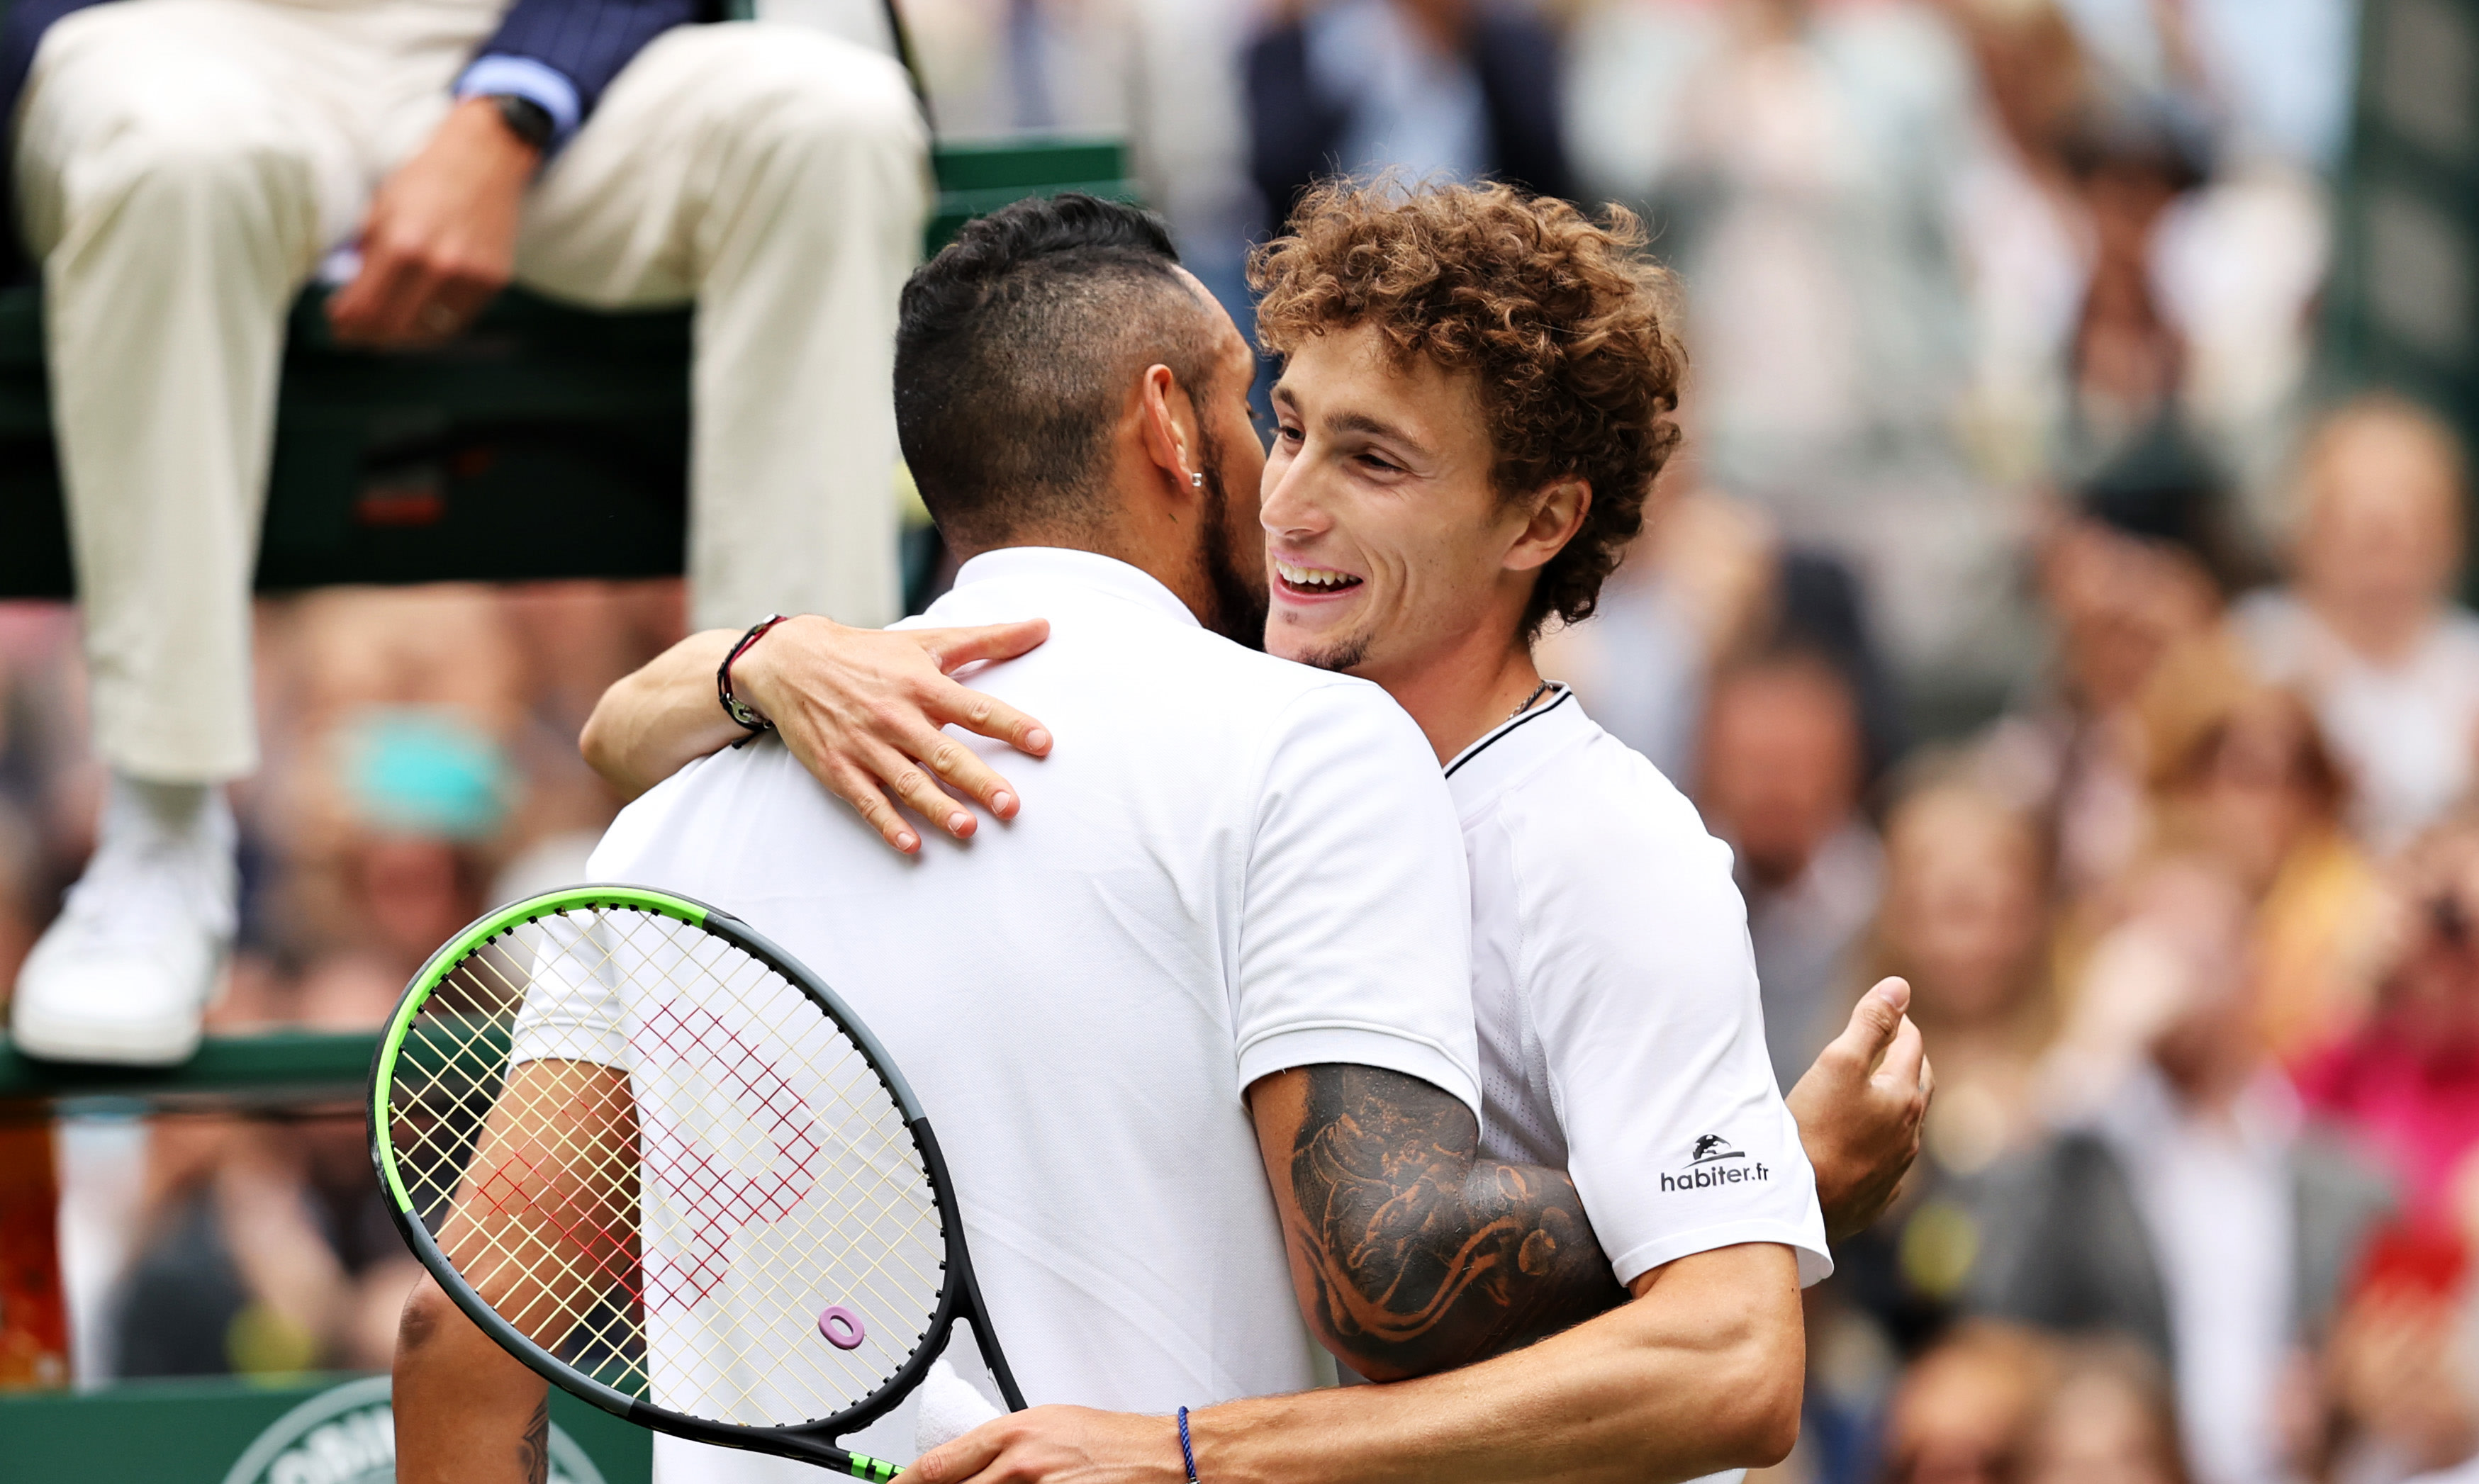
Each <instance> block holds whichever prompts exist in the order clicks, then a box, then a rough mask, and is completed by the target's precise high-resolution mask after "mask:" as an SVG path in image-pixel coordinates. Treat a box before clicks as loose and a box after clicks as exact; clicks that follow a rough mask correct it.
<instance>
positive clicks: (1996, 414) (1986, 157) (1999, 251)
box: [1949, 0, 2092, 486]
mask: <svg viewBox="0 0 2479 1484" xmlns="http://www.w3.org/2000/svg"><path fill="white" fill-rule="evenodd" d="M1949 9H1951V10H1952V11H1953V13H1954V14H1955V21H1956V23H1957V24H1958V25H1959V26H1960V28H1961V30H1962V33H1963V35H1964V37H1965V38H1966V39H1967V40H1968V42H1969V44H1970V47H1971V52H1972V57H1973V60H1974V62H1975V63H1977V64H1978V65H1977V70H1978V72H1979V75H1980V85H1981V87H1980V91H1981V102H1982V105H1983V107H1984V110H1985V112H1986V114H1987V123H1986V126H1985V127H1984V129H1983V130H1982V131H1981V147H1980V148H1978V149H1977V150H1975V151H1974V152H1973V153H1972V155H1971V156H1970V158H1969V159H1968V160H1967V162H1966V163H1964V165H1963V167H1962V169H1961V172H1960V174H1959V175H1958V176H1957V177H1956V179H1955V237H1956V240H1957V243H1958V245H1959V251H1960V254H1961V260H1962V267H1963V276H1964V282H1965V285H1966V288H1967V290H1968V292H1969V295H1970V301H1971V313H1972V320H1973V326H1974V331H1973V340H1974V342H1975V343H1974V347H1973V362H1974V368H1973V373H1972V390H1971V394H1970V401H1969V407H1968V413H1967V417H1968V422H1967V426H1968V428H1969V438H1970V442H1971V452H1972V454H1973V457H1974V461H1975V463H1976V464H1977V465H1979V466H1980V468H1981V470H1982V471H1983V472H1984V473H1985V474H1986V475H1987V476H1988V477H1990V478H1992V479H1994V480H1997V481H1999V482H2001V483H2002V484H2005V485H2007V486H2023V485H2028V484H2030V483H2031V482H2032V481H2034V480H2037V479H2040V478H2043V477H2046V476H2047V475H2048V474H2049V472H2050V471H2051V467H2052V461H2053V460H2054V459H2055V458H2056V456H2057V452H2058V449H2059V441H2060V439H2061V438H2062V436H2063V433H2064V428H2065V414H2066V391H2065V375H2066V347H2067V344H2068V342H2069V341H2070V340H2071V339H2072V338H2073V335H2074V331H2075V322H2076V318H2077V315H2078V314H2079V313H2080V311H2081V309H2082V303H2083V297H2084V290H2085V288H2086V286H2087V284H2088V283H2089V281H2090V277H2091V256H2092V244H2091V240H2090V239H2091V229H2090V224H2089V222H2088V220H2087V214H2086V211H2085V208H2084V205H2083V192H2082V189H2081V183H2080V182H2079V181H2078V180H2077V179H2076V176H2075V172H2074V170H2073V168H2072V165H2071V163H2070V158H2069V155H2070V151H2069V145H2070V142H2071V140H2072V138H2073V137H2074V131H2075V127H2076V125H2077V123H2078V122H2079V121H2080V119H2081V117H2082V115H2083V111H2084V109H2085V108H2086V107H2087V106H2088V104H2089V99H2090V81H2089V77H2088V69H2087V67H2086V65H2085V62H2084V58H2083V51H2082V48H2081V47H2080V46H2078V45H2077V43H2076V39H2075V32H2074V28H2073V26H2072V25H2071V24H2070V23H2069V22H2068V21H2067V20H2066V18H2065V16H2064V15H2063V14H2061V13H2059V12H2058V10H2057V6H2056V5H2054V4H2050V3H2044V0H1953V3H1952V4H1951V5H1950V7H1949Z"/></svg>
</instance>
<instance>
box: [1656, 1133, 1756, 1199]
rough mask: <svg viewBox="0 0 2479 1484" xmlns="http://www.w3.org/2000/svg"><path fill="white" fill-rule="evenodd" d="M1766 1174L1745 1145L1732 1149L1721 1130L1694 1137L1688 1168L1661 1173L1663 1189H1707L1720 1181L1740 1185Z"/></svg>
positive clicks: (1689, 1152)
mask: <svg viewBox="0 0 2479 1484" xmlns="http://www.w3.org/2000/svg"><path fill="white" fill-rule="evenodd" d="M1766 1177H1767V1175H1766V1170H1765V1167H1764V1166H1763V1165H1762V1164H1760V1163H1759V1162H1757V1161H1755V1160H1751V1159H1750V1158H1748V1152H1747V1151H1746V1150H1745V1149H1734V1148H1732V1147H1731V1146H1730V1141H1728V1140H1726V1139H1725V1138H1723V1137H1722V1136H1721V1135H1720V1134H1706V1135H1705V1136H1704V1137H1703V1138H1701V1139H1699V1140H1697V1141H1696V1147H1695V1148H1694V1149H1692V1150H1690V1151H1688V1155H1687V1168H1686V1169H1684V1170H1680V1171H1678V1173H1676V1174H1674V1175H1673V1174H1665V1175H1663V1176H1662V1177H1661V1188H1662V1189H1663V1190H1665V1191H1709V1190H1711V1189H1713V1188H1714V1187H1715V1186H1720V1185H1742V1184H1745V1183H1746V1182H1748V1181H1750V1180H1762V1179H1765V1178H1766Z"/></svg>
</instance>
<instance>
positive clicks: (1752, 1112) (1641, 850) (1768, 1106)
mask: <svg viewBox="0 0 2479 1484" xmlns="http://www.w3.org/2000/svg"><path fill="white" fill-rule="evenodd" d="M1609 745H1610V746H1611V747H1613V748H1615V746H1616V744H1615V743H1611V744H1609ZM1625 761H1626V763H1627V764H1628V765H1629V770H1628V775H1627V776H1626V777H1625V778H1624V779H1623V780H1617V779H1614V780H1612V782H1611V786H1609V787H1606V788H1601V789H1594V790H1587V791H1585V792H1588V793H1590V794H1591V795H1592V796H1590V797H1573V798H1561V799H1559V800H1556V801H1555V802H1554V804H1553V806H1552V807H1551V809H1550V810H1549V811H1548V812H1546V813H1529V812H1526V813H1522V814H1520V815H1517V816H1514V817H1508V816H1506V815H1504V814H1501V818H1500V824H1499V826H1498V827H1501V828H1507V829H1512V830H1516V831H1518V832H1519V835H1518V838H1517V839H1515V840H1514V841H1512V842H1511V845H1512V849H1511V851H1510V858H1511V859H1512V860H1513V861H1514V862H1515V863H1516V870H1517V873H1518V877H1519V880H1518V882H1517V884H1516V889H1517V891H1518V893H1519V894H1520V910H1521V913H1522V918H1523V920H1522V941H1523V944H1524V948H1523V956H1524V959H1525V960H1526V962H1525V963H1523V964H1522V965H1521V971H1522V973H1523V976H1524V979H1525V982H1526V984H1527V986H1528V993H1527V994H1526V1000H1527V1003H1528V1006H1529V1009H1530V1013H1531V1015H1532V1018H1533V1024H1534V1031H1535V1034H1537V1035H1538V1036H1539V1038H1540V1041H1541V1048H1542V1053H1543V1058H1544V1060H1545V1061H1546V1064H1547V1067H1548V1071H1549V1084H1550V1093H1551V1096H1552V1098H1553V1099H1554V1100H1555V1102H1556V1105H1557V1111H1558V1119H1559V1123H1560V1125H1561V1127H1562V1128H1563V1129H1564V1131H1565V1133H1566V1138H1567V1148H1568V1172H1569V1173H1570V1174H1571V1175H1572V1177H1573V1178H1574V1181H1575V1190H1576V1192H1577V1194H1579V1195H1582V1196H1583V1199H1584V1210H1585V1212H1586V1213H1587V1214H1588V1215H1590V1216H1591V1218H1592V1221H1593V1230H1594V1234H1595V1235H1596V1236H1597V1237H1598V1238H1599V1239H1600V1244H1601V1248H1602V1250H1603V1251H1605V1252H1607V1253H1608V1254H1609V1256H1610V1264H1611V1267H1612V1268H1613V1269H1614V1270H1616V1273H1617V1276H1618V1280H1619V1281H1620V1282H1621V1283H1631V1282H1633V1281H1634V1280H1635V1279H1636V1278H1637V1277H1639V1276H1641V1275H1642V1274H1644V1273H1646V1272H1648V1271H1650V1270H1653V1269H1655V1268H1658V1267H1660V1266H1661V1265H1663V1264H1664V1263H1669V1262H1674V1261H1675V1260H1677V1259H1678V1258H1681V1257H1687V1256H1690V1255H1692V1254H1694V1253H1698V1252H1706V1251H1711V1250H1713V1249H1715V1248H1718V1247H1725V1246H1735V1245H1740V1244H1742V1243H1751V1242H1777V1243H1780V1244H1782V1245H1786V1246H1788V1247H1791V1248H1792V1249H1793V1250H1794V1251H1796V1252H1797V1253H1798V1256H1799V1269H1800V1282H1801V1284H1802V1286H1804V1285H1806V1284H1810V1283H1814V1282H1816V1281H1817V1280H1819V1279H1821V1278H1823V1277H1825V1276H1826V1275H1827V1274H1828V1273H1830V1272H1831V1271H1832V1270H1833V1259H1832V1256H1831V1254H1830V1252H1829V1250H1828V1249H1827V1245H1826V1241H1825V1218H1824V1214H1823V1212H1822V1210H1821V1209H1820V1208H1819V1206H1818V1204H1817V1198H1816V1175H1815V1171H1814V1170H1811V1169H1810V1168H1809V1166H1808V1163H1807V1156H1806V1154H1805V1152H1804V1151H1803V1150H1802V1148H1801V1146H1800V1142H1799V1123H1798V1120H1797V1119H1793V1118H1792V1117H1791V1112H1790V1109H1789V1107H1788V1105H1786V1104H1785V1103H1784V1102H1783V1101H1782V1097H1781V1093H1780V1090H1779V1088H1778V1086H1777V1085H1776V1082H1775V1080H1774V1072H1773V1064H1772V1061H1771V1059H1770V1058H1769V1057H1768V1056H1767V1054H1766V1051H1765V1026H1764V1012H1763V1010H1762V1008H1761V1006H1760V1004H1759V1001H1758V999H1757V995H1756V968H1755V955H1754V951H1753V949H1752V948H1751V945H1750V943H1749V938H1748V914H1747V906H1746V904H1745V902H1743V901H1742V900H1741V898H1740V896H1739V891H1738V888H1737V886H1736V885H1735V884H1734V883H1733V882H1732V881H1731V879H1730V852H1729V848H1728V847H1727V846H1725V845H1724V844H1723V843H1721V842H1720V841H1717V840H1715V839H1713V838H1712V837H1711V836H1710V835H1708V834H1706V833H1705V831H1704V828H1703V825H1702V823H1701V822H1700V820H1699V819H1698V818H1697V816H1696V812H1695V810H1694V808H1693V807H1692V806H1691V805H1690V804H1689V803H1688V802H1687V800H1686V799H1685V798H1683V797H1682V796H1680V795H1679V793H1678V792H1677V791H1676V790H1674V789H1673V788H1671V786H1670V785H1669V784H1668V783H1667V782H1666V781H1664V780H1662V779H1661V778H1660V776H1659V775H1658V774H1657V773H1655V772H1654V771H1653V769H1652V768H1651V767H1650V765H1648V764H1646V763H1644V762H1643V760H1642V759H1640V758H1637V757H1635V756H1634V755H1633V754H1625ZM1597 776H1606V775H1601V774H1597Z"/></svg>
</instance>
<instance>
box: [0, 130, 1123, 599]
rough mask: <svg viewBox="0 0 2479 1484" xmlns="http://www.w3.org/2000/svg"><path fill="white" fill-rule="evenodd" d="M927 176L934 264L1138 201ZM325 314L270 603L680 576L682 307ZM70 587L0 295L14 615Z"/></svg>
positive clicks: (535, 304) (26, 363) (1109, 175)
mask: <svg viewBox="0 0 2479 1484" xmlns="http://www.w3.org/2000/svg"><path fill="white" fill-rule="evenodd" d="M933 164H934V166H935V169H936V174H937V182H938V206H937V214H936V216H935V217H934V218H933V221H932V222H931V224H930V226H929V229H928V234H927V242H926V244H925V245H926V247H927V248H928V250H930V251H933V252H934V251H936V250H937V248H939V247H940V246H942V245H944V244H945V242H946V241H947V240H948V239H950V238H952V237H953V236H954V235H955V233H956V230H957V228H958V227H960V226H961V225H962V224H963V223H964V221H965V220H966V219H968V218H970V217H972V216H976V215H979V214H983V213H985V212H989V211H992V210H995V209H996V208H998V207H1000V206H1004V205H1006V204H1007V203H1008V202H1009V201H1013V200H1017V199H1020V198H1022V197H1025V196H1031V195H1051V194H1055V193H1057V192H1059V191H1061V190H1084V191H1087V192H1090V193H1092V194H1094V195H1099V196H1105V197H1109V198H1112V199H1119V200H1133V199H1135V196H1136V188H1135V186H1134V185H1133V184H1132V183H1131V182H1130V181H1129V180H1128V179H1127V178H1126V175H1127V170H1126V152H1125V150H1124V149H1123V147H1122V146H1121V145H1120V144H1119V143H1118V142H1117V141H1116V140H1111V139H1035V140H1025V139H1011V140H1006V141H1000V142H989V143H947V144H940V145H938V146H937V147H936V148H935V149H934V151H933ZM324 298H325V291H324V290H323V289H316V288H314V289H310V290H309V291H308V292H306V293H304V294H303V295H302V296H301V298H300V300H299V302H297V303H295V304H294V308H293V323H292V328H291V334H290V336H289V338H288V340H287V343H286V348H285V360H284V381H283V388H282V390H281V393H280V395H279V399H278V407H277V415H276V438H275V454H274V461H273V465H272V468H271V471H270V474H269V477H268V503H267V516H266V524H265V528H264V537H263V540H262V541H261V545H260V552H259V563H258V578H257V580H258V586H259V588H260V589H261V591H280V590H286V589H296V588H307V587H315V586H319V585H323V584H329V583H405V582H437V581H448V580H461V581H513V580H524V579H537V578H560V577H651V576H661V575H669V574H676V573H677V572H678V571H679V570H680V567H681V555H682V542H683V540H684V534H685V522H686V510H687V505H686V492H687V478H688V425H689V319H690V314H689V312H688V311H686V310H666V311H657V312H651V313H633V314H609V313H601V312H596V311H589V310H580V309H573V308H569V307H566V306H563V305H560V304H556V303H553V302H551V301H550V300H548V299H544V298H541V297H539V296H537V295H533V294H529V293H526V292H524V291H523V290H520V289H511V290H510V291H508V292H507V293H504V294H502V295H500V297H499V298H498V300H497V301H496V302H495V303H494V304H493V305H492V306H491V308H490V309H489V310H488V311H487V312H486V313H485V314H483V315H482V317H481V319H480V320H479V321H478V322H477V323H476V324H475V325H474V326H473V329H472V330H471V331H470V332H468V333H467V334H466V335H464V336H462V337H460V338H459V339H458V340H455V341H453V342H452V343H450V344H448V345H446V346H443V347H441V348H439V349H436V350H423V351H368V350H358V349H351V348H347V347H345V346H342V345H339V344H337V343H336V340H335V338H334V336H333V335H331V334H330V333H329V331H328V328H327V320H326V316H325V314H323V313H322V309H321V306H322V304H323V301H324ZM892 497H893V496H892V493H891V492H890V498H892ZM72 591H73V589H72V583H71V576H70V567H69V559H68V543H67V533H66V525H65V519H64V514H63V510H62V504H61V487H60V468H59V464H58V461H57V459H56V457H55V454H54V450H53V446H52V435H51V407H50V397H49V394H48V391H47V389H46V386H45V379H44V372H43V333H42V296H41V293H40V291H39V290H38V289H33V288H24V289H8V290H0V597H66V596H69V595H70V594H71V592H72Z"/></svg>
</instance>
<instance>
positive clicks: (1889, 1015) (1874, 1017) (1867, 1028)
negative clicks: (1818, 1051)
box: [1834, 979, 1911, 1071]
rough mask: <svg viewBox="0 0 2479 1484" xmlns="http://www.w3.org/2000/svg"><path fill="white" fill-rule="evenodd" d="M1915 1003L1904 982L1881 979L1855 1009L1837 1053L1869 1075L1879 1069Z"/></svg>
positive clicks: (1836, 1040) (1837, 1042) (1838, 1040)
mask: <svg viewBox="0 0 2479 1484" xmlns="http://www.w3.org/2000/svg"><path fill="white" fill-rule="evenodd" d="M1910 1002H1911V986H1910V984H1909V982H1908V981H1906V980H1903V979H1879V980H1878V981H1877V983H1876V985H1875V986H1874V987H1872V988H1871V989H1870V990H1869V991H1868V993H1867V994H1862V995H1860V996H1859V1003H1857V1004H1855V1005H1853V1006H1852V1007H1851V1022H1850V1023H1849V1024H1848V1025H1846V1026H1844V1027H1843V1028H1842V1034H1841V1035H1839V1036H1837V1037H1835V1038H1834V1049H1835V1050H1837V1051H1839V1052H1840V1053H1842V1054H1843V1055H1845V1056H1849V1057H1852V1058H1854V1059H1855V1060H1856V1061H1857V1062H1858V1064H1859V1066H1860V1067H1861V1069H1863V1070H1865V1071H1873V1070H1875V1069H1876V1067H1877V1064H1878V1061H1879V1060H1880V1059H1881V1058H1882V1057H1883V1056H1884V1054H1885V1048H1886V1047H1887V1046H1889V1045H1891V1044H1893V1040H1894V1037H1895V1035H1896V1034H1897V1033H1898V1032H1900V1031H1901V1029H1902V1026H1903V1012H1904V1010H1905V1009H1906V1008H1908V1007H1909V1005H1910Z"/></svg>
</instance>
